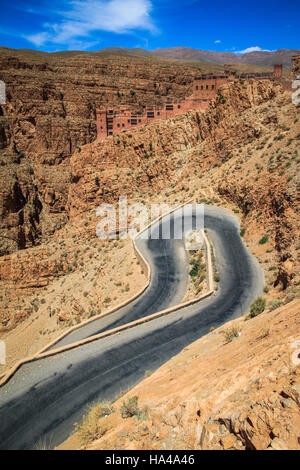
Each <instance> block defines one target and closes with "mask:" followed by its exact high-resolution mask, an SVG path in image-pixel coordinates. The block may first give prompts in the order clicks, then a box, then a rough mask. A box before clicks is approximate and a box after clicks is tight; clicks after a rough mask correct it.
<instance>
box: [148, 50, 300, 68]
mask: <svg viewBox="0 0 300 470" xmlns="http://www.w3.org/2000/svg"><path fill="white" fill-rule="evenodd" d="M151 53H152V55H154V56H158V57H166V58H169V59H181V60H196V61H199V62H210V63H215V64H224V63H230V62H236V63H243V64H255V65H274V64H283V65H284V66H287V67H288V66H290V65H291V57H292V56H293V55H297V54H300V49H279V50H278V51H274V52H265V51H261V52H249V53H247V54H235V53H233V52H215V51H202V50H200V49H192V48H190V47H169V48H166V49H156V50H155V51H151Z"/></svg>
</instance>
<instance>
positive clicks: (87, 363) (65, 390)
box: [0, 206, 263, 449]
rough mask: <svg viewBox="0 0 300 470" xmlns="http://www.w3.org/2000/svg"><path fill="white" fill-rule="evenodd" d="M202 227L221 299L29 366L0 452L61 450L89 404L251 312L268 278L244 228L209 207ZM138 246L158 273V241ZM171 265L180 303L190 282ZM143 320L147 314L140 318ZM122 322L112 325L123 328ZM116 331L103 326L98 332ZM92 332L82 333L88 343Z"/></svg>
mask: <svg viewBox="0 0 300 470" xmlns="http://www.w3.org/2000/svg"><path fill="white" fill-rule="evenodd" d="M162 223H163V221H162V222H159V224H158V225H159V226H161V224H162ZM204 224H205V227H206V228H207V231H208V235H209V238H210V240H211V241H212V243H213V246H214V252H215V257H216V262H217V267H218V271H219V274H220V282H219V289H218V291H217V293H216V295H214V296H212V297H210V298H207V299H205V300H202V301H201V302H200V303H197V304H193V305H190V306H189V307H185V308H182V309H180V310H178V311H175V312H173V313H171V314H169V315H166V316H163V317H160V318H158V319H156V320H152V321H151V322H148V323H145V324H142V325H138V326H136V327H134V328H132V329H129V330H126V331H124V332H122V333H121V334H116V335H113V336H110V337H107V338H104V339H100V340H96V341H93V342H91V343H88V344H86V345H84V346H80V347H77V348H74V349H71V350H69V351H65V352H63V353H60V354H57V355H55V356H51V357H49V358H45V359H41V360H38V361H35V362H32V363H28V364H25V365H23V366H22V367H21V368H20V369H19V370H18V372H17V373H16V374H15V375H14V376H13V377H12V378H11V379H10V381H9V382H8V383H7V384H6V385H4V386H3V387H1V388H0V449H34V448H35V447H36V445H37V443H38V442H39V440H41V439H42V440H43V441H44V442H48V444H49V445H50V447H53V446H55V445H58V444H60V443H61V442H62V441H63V440H65V439H66V438H67V437H68V436H69V434H70V432H71V431H72V429H73V424H74V422H76V421H80V418H81V416H82V414H83V413H84V410H85V408H86V406H87V404H88V403H90V402H91V401H94V400H98V399H109V400H113V399H114V398H116V397H117V396H118V395H119V394H120V391H122V390H126V389H128V388H130V387H132V386H134V385H135V384H137V383H138V382H139V381H141V380H142V379H143V378H144V375H145V371H146V370H151V371H154V370H155V369H157V368H158V367H160V366H161V365H162V364H163V363H164V362H166V361H167V360H169V359H170V358H171V357H172V356H174V355H175V354H177V353H179V352H180V351H181V350H182V349H183V348H184V347H185V346H187V345H188V344H190V343H191V342H193V341H195V340H197V339H198V338H200V337H201V336H203V335H205V334H207V333H208V332H209V330H210V327H211V326H214V327H218V326H220V325H221V324H223V323H224V322H226V321H228V320H230V319H233V318H236V317H239V316H241V315H242V314H244V313H245V312H247V310H248V308H249V305H250V303H251V302H252V300H253V299H254V298H255V297H257V296H258V295H260V294H261V292H262V288H263V275H262V271H261V269H260V267H259V265H258V263H257V261H256V260H255V259H254V257H253V256H252V255H251V254H250V253H249V251H248V250H247V248H246V247H245V245H244V244H243V242H242V240H241V238H240V235H239V226H238V223H237V221H236V219H235V218H234V217H233V216H232V215H230V213H229V212H228V211H225V210H223V209H219V208H215V207H211V206H205V212H204ZM162 242H163V243H164V244H166V245H167V246H168V251H167V257H168V256H170V254H172V253H173V257H176V256H177V255H176V253H178V251H177V249H178V246H177V247H175V245H177V241H176V240H175V241H174V240H173V241H172V240H170V241H169V244H170V245H168V242H167V241H166V240H162ZM140 243H141V246H142V245H144V249H143V252H144V253H145V255H146V256H147V258H148V259H149V261H150V262H151V264H152V266H154V265H155V262H154V260H155V258H156V256H157V254H158V252H157V250H158V251H159V254H160V255H161V245H160V243H159V240H155V243H153V245H152V244H151V242H150V241H148V242H147V241H141V242H140ZM172 244H173V245H174V246H173V248H172V249H171V248H170V246H171V245H172ZM179 245H180V244H179ZM169 250H170V251H169ZM179 251H180V250H179ZM180 256H182V255H180ZM182 259H183V260H184V256H183V257H182ZM153 263H154V264H153ZM172 263H174V266H175V268H174V272H176V273H177V274H176V276H174V283H175V284H174V285H175V287H174V285H173V286H172V282H171V284H170V285H169V287H168V288H167V292H170V289H171V291H172V289H174V292H175V296H178V298H180V295H181V294H182V290H184V287H183V286H184V282H185V281H184V280H183V278H184V276H183V277H182V276H180V274H178V270H177V266H178V264H177V261H176V260H175V259H173V260H171V263H170V264H172ZM184 269H186V267H185V263H184ZM168 272H169V271H168ZM172 272H173V269H172ZM160 282H164V281H163V279H160ZM168 283H169V280H168V281H167V284H168ZM182 283H183V284H182ZM161 292H164V291H163V290H162V291H161ZM153 295H154V296H155V292H154V293H153ZM163 297H164V295H163V294H162V298H161V299H159V305H163V302H164V298H163ZM167 302H168V304H169V303H170V302H171V299H168V301H167ZM149 308H150V307H149ZM150 310H151V308H150ZM130 314H131V313H130V306H129V310H128V315H130ZM143 314H144V312H143V309H141V311H140V312H139V313H138V315H140V316H143ZM117 315H118V313H117V314H116V318H114V319H113V322H114V321H120V318H117ZM128 318H129V317H128ZM110 321H111V320H110ZM94 326H95V325H94ZM110 326H111V325H110ZM110 326H109V325H107V324H106V325H102V326H100V325H99V324H97V325H96V330H97V332H98V331H101V328H102V329H105V328H107V327H110ZM92 333H93V332H92ZM92 333H91V331H82V332H81V333H80V334H81V335H82V337H86V336H89V335H90V334H92ZM69 340H70V338H69V339H68V341H69ZM60 345H61V344H60ZM199 373H201V371H199Z"/></svg>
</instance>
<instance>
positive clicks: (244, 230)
mask: <svg viewBox="0 0 300 470" xmlns="http://www.w3.org/2000/svg"><path fill="white" fill-rule="evenodd" d="M245 232H246V229H245V228H242V230H241V231H240V236H241V237H243V236H244V235H245Z"/></svg>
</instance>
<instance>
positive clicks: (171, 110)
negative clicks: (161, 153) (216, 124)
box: [96, 65, 282, 139]
mask: <svg viewBox="0 0 300 470" xmlns="http://www.w3.org/2000/svg"><path fill="white" fill-rule="evenodd" d="M281 77H282V65H274V71H273V73H251V74H241V75H237V74H235V73H234V72H231V71H225V72H224V73H220V74H209V75H203V76H201V77H199V78H195V79H194V83H193V92H192V95H191V96H188V97H187V98H185V99H184V100H183V101H179V102H174V103H169V102H167V103H165V104H164V105H163V106H160V107H158V106H157V107H147V108H145V110H144V111H143V112H136V111H132V110H130V109H128V108H127V107H126V106H123V107H119V108H118V109H113V108H111V109H97V110H96V119H97V137H98V139H105V138H106V137H108V136H110V135H113V134H119V133H121V132H126V131H128V130H129V129H132V128H134V127H137V126H143V125H145V124H149V123H150V122H152V121H155V120H157V119H167V118H169V117H172V116H175V115H177V114H183V113H186V112H187V111H190V110H193V109H196V110H197V109H203V110H205V109H207V108H208V106H209V104H210V102H211V101H212V100H213V99H215V98H216V95H217V92H218V90H219V88H220V87H221V86H222V85H224V83H226V82H228V81H232V80H235V79H250V78H254V79H258V80H263V79H269V80H270V79H271V80H280V79H281Z"/></svg>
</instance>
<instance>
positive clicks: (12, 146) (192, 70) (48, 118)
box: [0, 48, 215, 253]
mask: <svg viewBox="0 0 300 470" xmlns="http://www.w3.org/2000/svg"><path fill="white" fill-rule="evenodd" d="M209 67H212V70H213V69H214V68H215V67H214V66H209ZM0 70H1V76H0V79H1V80H3V81H4V82H5V84H6V104H5V105H1V106H0V152H1V155H0V157H1V175H0V177H1V179H2V181H1V183H2V185H1V188H3V194H2V198H1V200H0V205H1V203H2V208H1V207H0V212H2V229H3V231H4V237H3V238H2V239H1V247H0V250H1V251H0V252H1V253H9V252H12V251H14V250H17V249H20V248H26V247H28V246H32V245H34V244H36V243H40V241H41V240H45V239H47V236H48V235H51V233H53V232H54V231H55V230H57V229H58V228H59V227H61V225H62V224H63V223H65V222H66V220H67V211H66V203H67V195H68V185H69V183H70V170H69V160H70V156H71V155H72V154H73V153H74V152H75V151H78V152H79V151H80V149H81V147H82V146H83V145H85V144H87V143H91V142H93V141H94V140H95V138H96V121H95V110H96V107H106V106H108V104H109V105H113V106H118V105H124V104H127V105H130V106H132V107H137V108H141V107H142V106H146V105H153V104H160V103H161V102H163V101H164V100H165V99H166V98H167V97H168V96H170V97H171V98H172V97H173V98H183V97H184V96H186V95H187V94H188V93H189V92H190V90H191V86H192V81H193V77H194V76H195V75H196V74H199V71H200V70H201V66H198V65H197V66H196V65H190V66H188V65H187V66H183V65H180V64H174V63H170V62H169V61H164V60H161V59H158V60H157V59H154V58H152V59H147V58H144V57H119V56H117V55H106V54H100V55H97V54H89V53H82V54H80V53H79V54H75V55H74V53H71V54H69V53H66V54H45V53H39V52H34V51H27V52H26V51H22V52H20V51H17V50H10V49H7V48H1V49H0ZM131 91H134V93H131ZM26 165H27V167H30V168H31V170H30V171H31V174H30V177H29V175H28V171H27V169H26ZM14 174H16V175H17V180H15V177H14V176H13V175H14ZM149 178H151V175H150V176H149ZM16 199H20V200H19V201H18V202H16ZM8 214H10V215H9V217H8Z"/></svg>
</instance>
